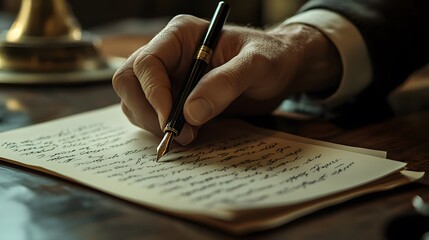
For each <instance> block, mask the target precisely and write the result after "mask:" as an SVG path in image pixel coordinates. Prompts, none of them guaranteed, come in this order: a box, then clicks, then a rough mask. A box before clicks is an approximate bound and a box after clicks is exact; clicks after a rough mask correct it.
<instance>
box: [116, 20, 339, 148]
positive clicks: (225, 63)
mask: <svg viewBox="0 0 429 240" xmlns="http://www.w3.org/2000/svg"><path fill="white" fill-rule="evenodd" d="M208 24H209V23H208V22H207V21H205V20H202V19H199V18H196V17H193V16H186V15H180V16H177V17H175V18H174V19H172V20H171V21H170V23H169V24H168V25H167V26H166V27H165V28H164V29H163V30H162V31H161V32H160V33H159V34H158V35H156V36H155V37H154V38H153V39H152V40H151V41H150V42H149V43H148V44H147V45H145V46H143V47H142V48H140V49H139V50H137V51H136V52H134V53H133V54H132V55H131V56H130V57H129V58H128V59H127V60H126V62H125V63H124V64H123V65H122V66H121V67H120V68H119V69H118V71H117V72H116V74H115V75H114V77H113V87H114V89H115V91H116V92H117V94H118V96H119V97H120V98H121V103H122V109H123V111H124V113H125V114H126V116H127V117H128V118H129V120H130V121H131V122H132V123H133V124H135V125H137V126H139V127H142V128H144V129H146V130H148V131H150V132H152V133H154V134H156V135H159V136H161V135H162V134H163V132H162V129H163V127H164V126H165V124H166V121H167V119H168V115H169V113H170V111H171V108H172V103H173V96H175V94H177V91H178V89H179V88H180V85H181V84H182V82H183V81H185V80H186V79H184V77H186V75H187V72H188V70H189V68H190V64H191V62H192V58H193V55H194V52H195V50H196V49H197V46H198V44H199V41H200V38H201V37H202V34H203V33H204V31H205V29H206V28H207V27H208ZM340 75H341V64H340V62H339V56H338V54H337V52H336V50H335V48H334V47H333V46H332V44H331V43H330V41H329V40H328V39H327V38H326V37H324V36H323V34H321V33H320V32H319V31H318V30H316V29H313V28H311V27H308V26H305V25H299V24H294V25H287V26H286V25H279V26H277V27H276V28H273V29H271V30H268V31H261V30H255V29H251V28H245V27H236V26H225V27H224V29H223V32H222V34H221V37H220V39H219V42H218V45H217V47H216V48H215V50H214V54H213V57H212V60H211V64H210V66H209V71H208V72H207V73H206V74H205V75H204V76H203V78H202V79H201V80H200V82H199V83H198V84H197V86H196V87H195V89H194V90H193V91H192V92H191V94H190V95H189V97H188V99H187V100H186V103H185V105H184V110H183V111H184V116H185V119H186V121H187V123H186V124H185V126H184V127H183V130H182V132H181V134H180V135H179V136H178V137H176V138H175V140H176V141H178V142H179V143H181V144H183V145H186V144H188V143H190V142H191V141H193V140H194V139H195V137H196V135H197V131H198V127H199V126H201V125H202V124H204V123H206V122H207V121H209V120H210V119H212V118H214V117H216V116H217V115H219V114H220V113H222V112H225V113H227V114H235V115H237V114H240V115H244V114H246V115H249V114H253V115H255V114H266V113H269V112H270V111H272V110H273V109H274V108H275V107H277V106H278V105H279V104H280V103H281V101H282V100H283V99H284V98H285V97H286V96H287V95H289V94H293V93H298V92H318V91H323V90H325V89H328V88H329V87H332V86H335V85H336V84H337V82H338V80H339V76H340Z"/></svg>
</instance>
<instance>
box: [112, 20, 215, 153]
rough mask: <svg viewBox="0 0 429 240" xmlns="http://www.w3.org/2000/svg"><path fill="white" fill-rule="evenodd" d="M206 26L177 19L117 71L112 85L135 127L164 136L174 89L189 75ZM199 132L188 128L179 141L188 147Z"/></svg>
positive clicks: (197, 22) (177, 139) (203, 23)
mask: <svg viewBox="0 0 429 240" xmlns="http://www.w3.org/2000/svg"><path fill="white" fill-rule="evenodd" d="M206 26H207V22H206V21H204V20H201V19H197V18H195V17H190V16H179V17H176V18H175V19H173V20H172V21H171V22H170V24H169V25H168V26H167V27H166V28H165V29H164V30H163V31H161V32H160V33H159V34H158V35H157V36H156V37H155V38H154V39H153V40H152V41H150V42H149V43H148V44H147V45H146V46H144V47H142V48H141V49H139V50H138V51H136V52H135V53H134V54H133V55H132V56H131V57H130V58H128V59H127V60H126V61H125V63H124V64H123V65H122V66H121V67H120V68H119V69H118V70H117V72H116V73H115V75H114V77H113V79H112V84H113V87H114V89H115V91H116V93H117V94H118V96H119V97H120V98H121V100H122V101H121V102H122V109H123V111H124V113H125V114H126V116H127V117H128V118H129V120H130V121H131V122H132V123H133V124H134V125H137V126H139V127H142V128H144V129H146V130H148V131H150V132H152V133H154V134H156V135H162V134H163V133H162V128H163V127H164V125H165V124H166V120H167V118H168V115H169V113H170V112H171V108H172V91H171V89H172V87H171V86H172V85H179V83H178V79H180V78H182V77H183V76H184V75H186V71H187V70H188V68H189V65H190V63H191V62H192V56H193V50H190V49H193V48H195V46H196V44H197V42H198V40H199V38H200V34H201V33H202V32H203V29H204V28H205V27H206ZM199 29H201V30H199ZM200 32H201V33H200ZM188 48H189V49H188ZM175 89H176V88H175ZM197 132H198V129H197V128H196V127H191V126H189V125H188V124H186V125H185V126H184V127H183V130H182V132H181V134H180V135H179V136H178V137H177V138H175V140H176V141H177V142H179V143H181V144H183V145H185V144H188V143H190V142H191V141H192V140H193V139H194V138H195V137H196V135H197Z"/></svg>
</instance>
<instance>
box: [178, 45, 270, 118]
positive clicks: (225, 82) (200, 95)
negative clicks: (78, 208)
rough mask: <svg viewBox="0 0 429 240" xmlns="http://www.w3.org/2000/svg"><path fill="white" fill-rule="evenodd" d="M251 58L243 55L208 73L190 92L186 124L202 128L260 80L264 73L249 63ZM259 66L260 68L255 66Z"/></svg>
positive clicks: (185, 114)
mask: <svg viewBox="0 0 429 240" xmlns="http://www.w3.org/2000/svg"><path fill="white" fill-rule="evenodd" d="M249 57H250V58H252V57H251V54H245V53H243V52H242V53H240V54H239V55H237V56H236V57H234V58H232V59H231V60H230V61H228V62H227V63H225V64H223V65H221V66H219V67H217V68H214V69H212V70H211V71H209V72H208V73H207V74H206V75H205V76H204V77H203V78H202V79H201V80H200V82H199V83H198V84H197V86H196V87H195V89H194V90H193V91H192V92H191V94H190V95H189V97H188V99H187V100H186V102H185V105H184V116H185V118H186V121H187V122H188V123H189V124H191V125H194V126H200V125H202V124H204V123H205V122H207V121H209V120H210V119H212V118H214V117H215V116H217V115H218V114H220V113H221V112H222V111H224V110H225V109H226V108H227V107H228V106H229V105H230V104H231V103H232V102H233V101H234V100H235V99H236V98H237V97H239V96H240V95H241V94H242V93H243V92H244V91H245V90H246V89H248V88H249V86H251V84H252V82H253V81H254V80H255V79H261V78H262V76H260V75H262V72H263V70H262V69H258V68H260V67H258V66H255V65H253V64H252V63H251V62H252V61H249ZM256 65H257V64H256Z"/></svg>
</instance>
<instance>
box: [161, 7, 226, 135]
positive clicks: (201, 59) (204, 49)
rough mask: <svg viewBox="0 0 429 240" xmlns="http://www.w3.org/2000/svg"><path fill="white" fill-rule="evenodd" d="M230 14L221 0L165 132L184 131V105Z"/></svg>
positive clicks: (177, 132)
mask: <svg viewBox="0 0 429 240" xmlns="http://www.w3.org/2000/svg"><path fill="white" fill-rule="evenodd" d="M228 15H229V6H228V4H227V3H225V2H219V4H218V6H217V8H216V11H215V13H214V15H213V17H212V20H211V21H210V25H209V27H208V29H207V31H206V34H205V36H204V38H203V39H202V40H203V41H202V44H201V47H200V48H199V49H198V50H197V52H196V54H195V56H194V60H193V62H192V68H191V70H190V71H189V73H188V75H187V78H186V79H187V81H186V83H185V84H183V85H182V87H181V89H180V91H179V94H178V95H177V96H178V99H175V101H174V105H173V110H172V112H171V114H170V116H169V118H168V122H167V125H166V126H165V128H164V132H167V131H168V132H173V133H174V135H175V136H177V135H179V134H180V132H181V131H182V128H183V125H184V124H185V117H184V116H183V106H184V105H185V102H186V99H187V98H188V96H189V94H190V93H191V91H192V90H193V89H194V88H195V86H196V85H197V83H198V81H199V80H200V79H201V77H202V76H203V75H204V73H205V70H206V67H207V66H208V65H209V63H210V59H211V57H212V55H213V49H214V47H215V46H216V44H217V42H218V40H219V37H220V34H221V32H222V27H223V25H224V24H225V21H226V19H227V17H228Z"/></svg>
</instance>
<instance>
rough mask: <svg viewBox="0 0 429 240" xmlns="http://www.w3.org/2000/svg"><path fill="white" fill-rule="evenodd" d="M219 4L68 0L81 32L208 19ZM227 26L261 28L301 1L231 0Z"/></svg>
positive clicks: (206, 0)
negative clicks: (131, 22)
mask: <svg viewBox="0 0 429 240" xmlns="http://www.w3.org/2000/svg"><path fill="white" fill-rule="evenodd" d="M217 2H218V1H215V0H181V1H171V0H156V1H153V0H110V1H106V0H90V1H82V0H69V1H68V3H69V5H70V6H71V8H72V10H73V12H74V14H75V16H76V17H77V19H78V20H79V22H80V24H81V25H82V27H83V28H84V29H91V28H94V27H98V26H101V25H105V24H109V23H112V22H117V21H120V20H123V19H130V18H133V19H136V18H138V19H140V18H144V19H148V18H151V19H153V18H165V19H170V18H171V17H173V16H175V15H177V14H181V13H185V14H192V15H195V16H198V17H201V18H207V19H210V18H211V15H212V14H213V10H214V9H215V7H216V5H217ZM227 2H228V3H229V4H230V6H231V14H230V16H229V19H228V22H230V23H236V24H240V25H251V26H255V27H262V26H265V25H270V24H273V23H275V22H278V21H281V20H283V19H285V18H286V17H288V16H290V15H291V14H293V13H294V12H295V11H296V9H297V8H298V7H299V6H300V5H301V4H302V3H303V2H305V1H304V0H287V1H286V0H230V1H227ZM20 4H21V1H19V0H0V8H1V11H2V12H3V13H10V14H12V15H13V14H16V12H17V11H18V10H19V6H20Z"/></svg>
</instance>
